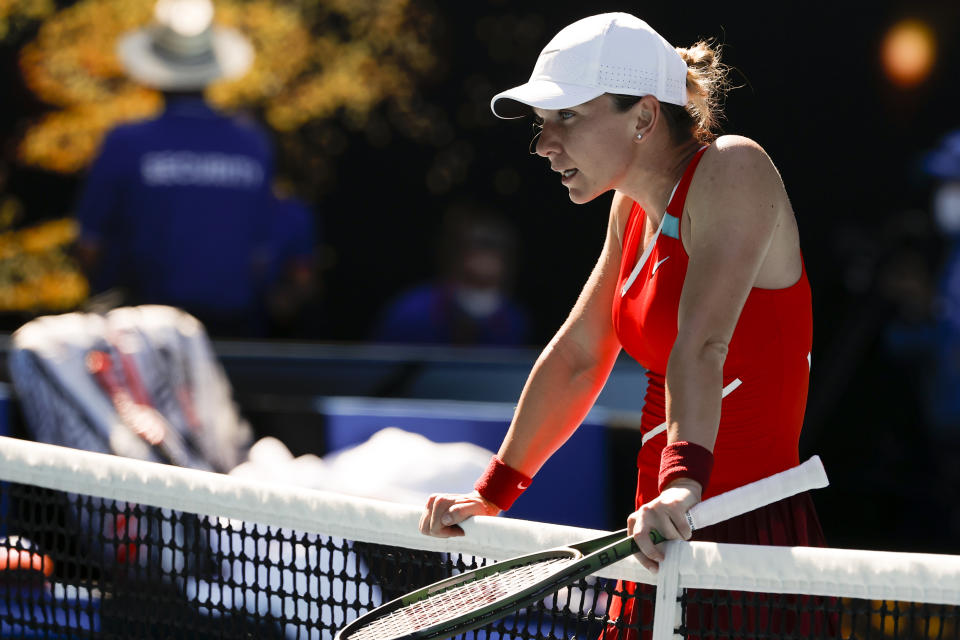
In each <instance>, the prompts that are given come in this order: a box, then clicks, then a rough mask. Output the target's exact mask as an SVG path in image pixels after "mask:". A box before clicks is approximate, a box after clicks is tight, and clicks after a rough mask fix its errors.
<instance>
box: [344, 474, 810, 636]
mask: <svg viewBox="0 0 960 640" xmlns="http://www.w3.org/2000/svg"><path fill="white" fill-rule="evenodd" d="M827 484H828V483H827V475H826V473H825V472H824V470H823V465H822V464H821V463H820V459H819V458H818V457H816V456H814V457H813V458H811V459H810V460H808V461H807V462H805V463H803V464H801V465H799V466H797V467H794V468H793V469H788V470H787V471H783V472H781V473H778V474H775V475H772V476H770V477H769V478H764V479H763V480H758V481H757V482H753V483H750V484H748V485H744V486H742V487H740V488H738V489H734V490H733V491H728V492H727V493H724V494H721V495H719V496H715V497H713V498H710V499H708V500H704V501H703V502H701V503H699V504H697V505H695V506H694V507H692V508H691V509H690V510H689V511H688V512H687V521H688V524H689V526H690V528H691V529H700V528H703V527H706V526H709V525H712V524H716V523H718V522H722V521H724V520H727V519H729V518H732V517H734V516H737V515H740V514H742V513H746V512H748V511H752V510H754V509H756V508H758V507H762V506H764V505H766V504H770V503H772V502H776V501H777V500H782V499H784V498H789V497H790V496H792V495H795V494H797V493H801V492H803V491H807V490H808V489H815V488H817V487H825V486H827ZM637 550H638V547H637V544H636V541H635V540H634V539H633V536H629V535H627V530H626V529H623V530H621V531H618V532H616V533H611V534H607V535H604V536H601V537H599V538H596V539H593V540H587V541H585V542H580V543H578V544H572V545H570V546H566V547H557V548H556V549H550V550H547V551H541V552H538V553H532V554H528V555H524V556H520V557H518V558H514V559H512V560H504V561H503V562H498V563H496V564H492V565H489V566H486V567H481V568H479V569H475V570H473V571H468V572H466V573H461V574H460V575H456V576H453V577H452V578H447V579H446V580H441V581H440V582H437V583H434V584H432V585H430V586H428V587H424V588H422V589H419V590H417V591H413V592H411V593H409V594H407V595H405V596H402V597H400V598H397V599H396V600H393V601H391V602H388V603H387V604H384V605H382V606H380V607H377V608H376V609H374V610H372V611H370V612H368V613H366V614H364V615H362V616H360V617H359V618H357V619H356V620H354V621H353V622H351V623H350V624H348V625H347V626H345V627H343V628H342V629H340V631H338V632H337V635H336V636H335V640H398V639H399V638H404V639H407V640H426V639H428V638H429V639H434V638H435V639H437V640H440V639H442V638H449V637H450V636H454V635H457V634H460V633H464V632H466V631H470V630H471V629H477V628H479V627H482V626H484V625H485V624H487V623H489V622H492V621H494V620H497V619H499V618H502V617H504V616H507V615H510V614H511V613H513V612H515V611H517V610H519V609H522V608H523V607H525V606H527V605H529V604H532V603H534V602H537V601H539V600H542V599H543V598H545V597H546V596H548V595H550V594H551V593H554V592H555V591H557V590H558V589H561V588H563V587H565V586H568V585H571V584H573V583H574V582H576V581H577V580H579V579H580V578H583V577H584V576H587V575H590V574H591V573H595V572H596V571H599V570H600V569H602V568H603V567H605V566H607V565H609V564H611V563H613V562H617V561H618V560H622V559H623V558H626V557H629V556H631V555H633V554H634V553H636V552H637Z"/></svg>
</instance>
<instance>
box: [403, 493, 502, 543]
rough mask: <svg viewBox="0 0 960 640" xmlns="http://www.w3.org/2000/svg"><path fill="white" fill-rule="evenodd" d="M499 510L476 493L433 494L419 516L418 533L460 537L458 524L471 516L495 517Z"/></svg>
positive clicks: (460, 530)
mask: <svg viewBox="0 0 960 640" xmlns="http://www.w3.org/2000/svg"><path fill="white" fill-rule="evenodd" d="M498 513H500V508H499V507H498V506H497V505H495V504H493V503H492V502H490V501H489V500H487V499H485V498H484V497H483V496H481V495H480V494H479V493H477V492H476V491H474V492H472V493H446V494H442V493H435V494H433V495H432V496H430V498H428V499H427V506H426V507H424V509H423V515H422V516H420V533H422V534H424V535H428V536H436V537H437V538H451V537H453V536H462V535H463V529H461V528H460V526H459V524H460V523H461V522H463V521H464V520H466V519H467V518H470V517H472V516H495V515H497V514H498Z"/></svg>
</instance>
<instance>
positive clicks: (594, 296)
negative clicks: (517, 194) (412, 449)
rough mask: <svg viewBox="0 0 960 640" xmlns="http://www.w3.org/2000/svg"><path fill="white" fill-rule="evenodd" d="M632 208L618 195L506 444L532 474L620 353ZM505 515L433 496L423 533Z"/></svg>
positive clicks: (508, 454) (508, 453) (507, 458)
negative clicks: (622, 283) (616, 303)
mask: <svg viewBox="0 0 960 640" xmlns="http://www.w3.org/2000/svg"><path fill="white" fill-rule="evenodd" d="M630 205H631V202H630V201H629V200H627V199H626V198H624V197H622V196H620V195H619V194H618V195H615V196H614V200H613V204H612V205H611V209H610V222H609V225H608V228H607V237H606V240H605V242H604V246H603V250H602V252H601V254H600V258H599V260H598V261H597V264H596V266H595V267H594V269H593V272H592V273H591V274H590V278H589V279H588V280H587V283H586V285H585V286H584V288H583V291H582V292H581V294H580V296H579V298H578V299H577V302H576V304H575V305H574V307H573V310H572V311H571V312H570V315H569V316H568V317H567V319H566V321H565V322H564V323H563V325H562V326H561V327H560V330H559V331H558V332H557V334H556V335H555V336H554V338H553V339H552V340H551V341H550V343H549V344H548V345H547V347H546V348H545V349H544V350H543V352H542V353H541V354H540V357H539V358H537V361H536V363H535V364H534V366H533V369H532V370H531V372H530V376H529V377H528V378H527V382H526V384H525V385H524V388H523V391H522V393H521V395H520V402H519V404H518V406H517V410H516V412H515V413H514V417H513V421H512V422H511V424H510V428H509V429H508V431H507V435H506V437H505V438H504V440H503V444H502V445H501V446H500V451H499V456H500V458H501V459H502V460H503V461H504V462H505V463H506V464H508V465H509V466H511V467H513V468H514V469H517V470H518V471H520V472H522V473H524V474H525V475H527V476H533V475H534V474H536V472H537V471H539V469H540V467H541V466H543V464H544V462H546V460H547V459H548V458H549V457H550V455H551V454H553V452H554V451H556V450H557V449H558V448H559V447H560V446H561V445H562V444H563V443H564V442H566V440H567V439H568V438H569V437H570V435H571V434H573V432H574V431H575V430H576V429H577V427H578V426H580V423H581V422H582V421H583V419H584V417H586V415H587V413H588V412H589V410H590V408H591V407H592V406H593V403H594V401H595V400H596V398H597V395H599V393H600V390H601V389H602V388H603V385H604V383H605V382H606V380H607V377H608V376H609V375H610V370H611V369H612V368H613V365H614V362H615V361H616V359H617V355H618V354H619V353H620V343H619V341H618V339H617V336H616V334H615V332H614V330H613V323H612V318H611V309H612V305H613V296H614V292H615V289H616V285H617V277H618V272H619V268H620V255H621V250H620V240H619V238H620V235H621V231H622V226H623V224H624V223H625V221H626V217H627V215H628V213H629V209H630ZM498 511H499V509H497V508H496V507H495V506H494V505H491V503H489V502H487V501H485V500H483V499H482V498H480V496H479V495H477V494H476V493H474V494H470V495H467V496H432V497H431V498H430V500H429V502H428V503H427V507H426V510H425V512H424V516H423V518H421V521H420V530H421V531H422V532H423V533H426V534H430V535H438V536H448V535H459V534H461V533H462V531H461V530H460V528H459V527H457V526H456V524H457V523H459V522H461V521H463V520H465V519H466V518H468V517H470V516H472V515H478V514H491V513H497V512H498Z"/></svg>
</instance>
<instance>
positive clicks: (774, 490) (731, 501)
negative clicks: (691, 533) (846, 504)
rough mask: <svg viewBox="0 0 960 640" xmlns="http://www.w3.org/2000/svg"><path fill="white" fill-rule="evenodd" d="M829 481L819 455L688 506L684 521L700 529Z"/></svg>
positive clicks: (815, 487) (692, 527) (824, 485)
mask: <svg viewBox="0 0 960 640" xmlns="http://www.w3.org/2000/svg"><path fill="white" fill-rule="evenodd" d="M829 484H830V482H829V480H827V473H826V471H824V469H823V463H822V462H820V457H819V456H813V457H812V458H810V459H809V460H807V461H806V462H804V463H803V464H800V465H797V466H796V467H793V468H791V469H787V470H786V471H781V472H780V473H775V474H773V475H772V476H769V477H767V478H763V479H761V480H757V481H756V482H751V483H750V484H745V485H743V486H742V487H737V488H736V489H733V490H731V491H727V492H726V493H722V494H720V495H718V496H714V497H712V498H709V499H707V500H704V501H703V502H701V503H699V504H696V505H694V506H693V507H691V509H690V511H688V512H687V522H689V523H690V528H691V529H703V528H704V527H709V526H710V525H712V524H717V523H718V522H723V521H724V520H729V519H730V518H733V517H734V516H739V515H741V514H744V513H747V512H748V511H753V510H754V509H759V508H760V507H763V506H766V505H768V504H773V503H774V502H778V501H780V500H783V499H784V498H789V497H790V496H794V495H796V494H798V493H803V492H804V491H809V490H810V489H819V488H821V487H826V486H827V485H829Z"/></svg>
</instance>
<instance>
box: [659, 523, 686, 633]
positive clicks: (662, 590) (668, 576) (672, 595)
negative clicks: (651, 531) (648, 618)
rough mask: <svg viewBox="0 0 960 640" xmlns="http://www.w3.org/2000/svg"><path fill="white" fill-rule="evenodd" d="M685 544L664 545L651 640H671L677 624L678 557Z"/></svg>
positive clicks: (669, 543)
mask: <svg viewBox="0 0 960 640" xmlns="http://www.w3.org/2000/svg"><path fill="white" fill-rule="evenodd" d="M685 544H687V543H685V542H684V541H683V540H670V541H668V542H667V543H665V545H664V546H665V547H666V548H665V550H664V555H665V557H664V559H663V561H662V562H661V563H660V570H659V571H658V572H657V595H656V606H655V608H654V614H653V634H652V636H651V640H672V638H673V632H674V629H675V628H676V626H677V623H678V622H679V619H678V616H677V609H678V606H677V596H678V595H679V593H680V557H681V555H682V551H683V546H684V545H685Z"/></svg>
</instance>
